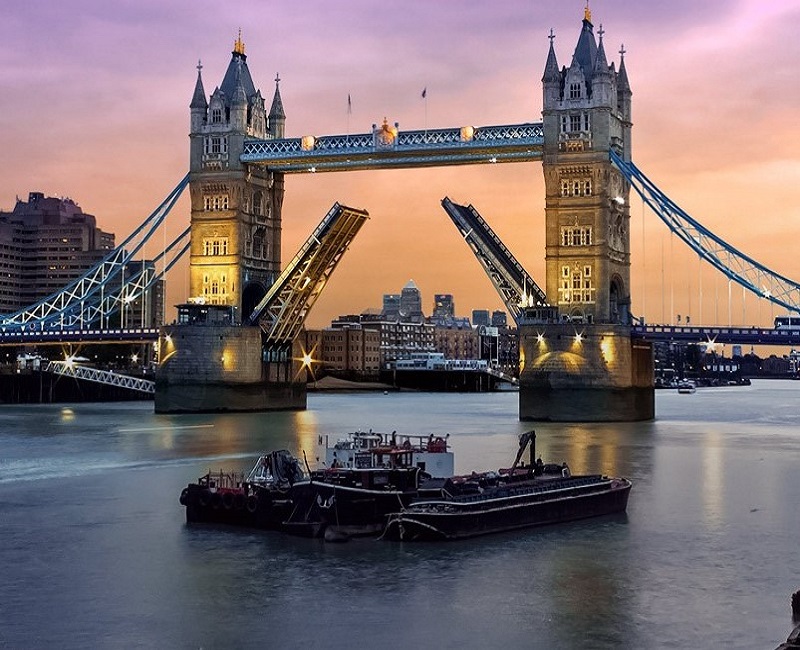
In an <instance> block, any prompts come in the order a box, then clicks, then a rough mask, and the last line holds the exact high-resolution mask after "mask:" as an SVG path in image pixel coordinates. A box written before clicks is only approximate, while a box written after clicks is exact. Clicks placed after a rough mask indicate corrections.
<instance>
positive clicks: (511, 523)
mask: <svg viewBox="0 0 800 650" xmlns="http://www.w3.org/2000/svg"><path fill="white" fill-rule="evenodd" d="M535 435H536V434H535V433H534V432H532V431H531V432H528V433H525V434H523V435H522V436H520V447H519V451H518V453H517V458H516V460H515V461H514V465H513V466H512V467H511V469H510V470H500V472H497V473H495V472H488V473H484V474H475V475H472V476H470V477H462V478H464V479H465V480H462V481H460V482H459V481H455V480H450V481H448V482H447V483H446V484H445V485H444V486H443V487H442V494H441V496H438V497H418V498H415V499H412V500H411V501H410V502H409V503H408V504H407V505H404V506H403V508H401V509H400V510H399V511H397V512H395V513H392V514H390V515H388V516H387V521H386V526H385V528H384V531H383V535H382V538H383V539H388V540H398V541H417V540H420V541H421V540H429V541H434V540H454V539H462V538H466V537H475V536H478V535H485V534H489V533H497V532H503V531H508V530H514V529H517V528H527V527H532V526H543V525H548V524H555V523H563V522H567V521H574V520H578V519H586V518H589V517H598V516H602V515H608V514H612V513H618V512H624V511H625V509H626V508H627V504H628V495H629V493H630V490H631V482H630V481H629V480H628V479H624V478H612V477H608V476H603V475H600V474H590V475H579V476H573V475H572V474H571V472H570V470H569V468H568V466H567V465H566V463H564V464H562V465H556V464H547V465H546V464H544V463H542V462H541V459H537V461H536V462H531V463H530V464H529V465H528V466H527V467H525V466H524V465H523V466H522V467H521V468H520V467H518V465H519V460H520V458H521V456H522V453H523V451H524V450H525V447H527V446H528V445H529V444H530V445H531V458H533V455H534V449H535V447H534V441H535ZM470 484H472V485H470Z"/></svg>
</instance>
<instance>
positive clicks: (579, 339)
mask: <svg viewBox="0 0 800 650" xmlns="http://www.w3.org/2000/svg"><path fill="white" fill-rule="evenodd" d="M582 341H583V334H581V333H579V332H575V343H581V342H582Z"/></svg>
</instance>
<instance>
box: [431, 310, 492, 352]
mask: <svg viewBox="0 0 800 650" xmlns="http://www.w3.org/2000/svg"><path fill="white" fill-rule="evenodd" d="M433 336H434V348H435V349H436V351H437V352H441V353H442V354H444V356H445V358H446V359H477V358H479V352H480V348H481V346H480V335H479V333H478V330H477V329H474V328H473V327H472V326H470V324H469V321H468V320H467V319H462V320H455V319H453V320H451V321H450V322H443V323H435V329H434V334H433Z"/></svg>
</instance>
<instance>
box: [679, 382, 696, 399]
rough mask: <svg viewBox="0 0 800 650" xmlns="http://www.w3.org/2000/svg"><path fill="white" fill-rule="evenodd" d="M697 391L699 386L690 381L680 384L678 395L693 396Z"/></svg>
mask: <svg viewBox="0 0 800 650" xmlns="http://www.w3.org/2000/svg"><path fill="white" fill-rule="evenodd" d="M696 391H697V384H695V383H694V382H693V381H690V380H688V379H686V380H684V381H681V382H679V383H678V393H680V394H681V395H691V394H692V393H694V392H696Z"/></svg>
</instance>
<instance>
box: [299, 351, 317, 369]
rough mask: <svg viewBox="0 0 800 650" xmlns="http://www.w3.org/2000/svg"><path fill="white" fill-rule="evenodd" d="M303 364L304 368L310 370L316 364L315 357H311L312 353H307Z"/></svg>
mask: <svg viewBox="0 0 800 650" xmlns="http://www.w3.org/2000/svg"><path fill="white" fill-rule="evenodd" d="M302 362H303V367H304V368H310V367H311V364H312V363H313V362H314V359H313V357H312V356H311V354H310V353H308V352H306V353H305V354H304V355H303V358H302Z"/></svg>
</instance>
